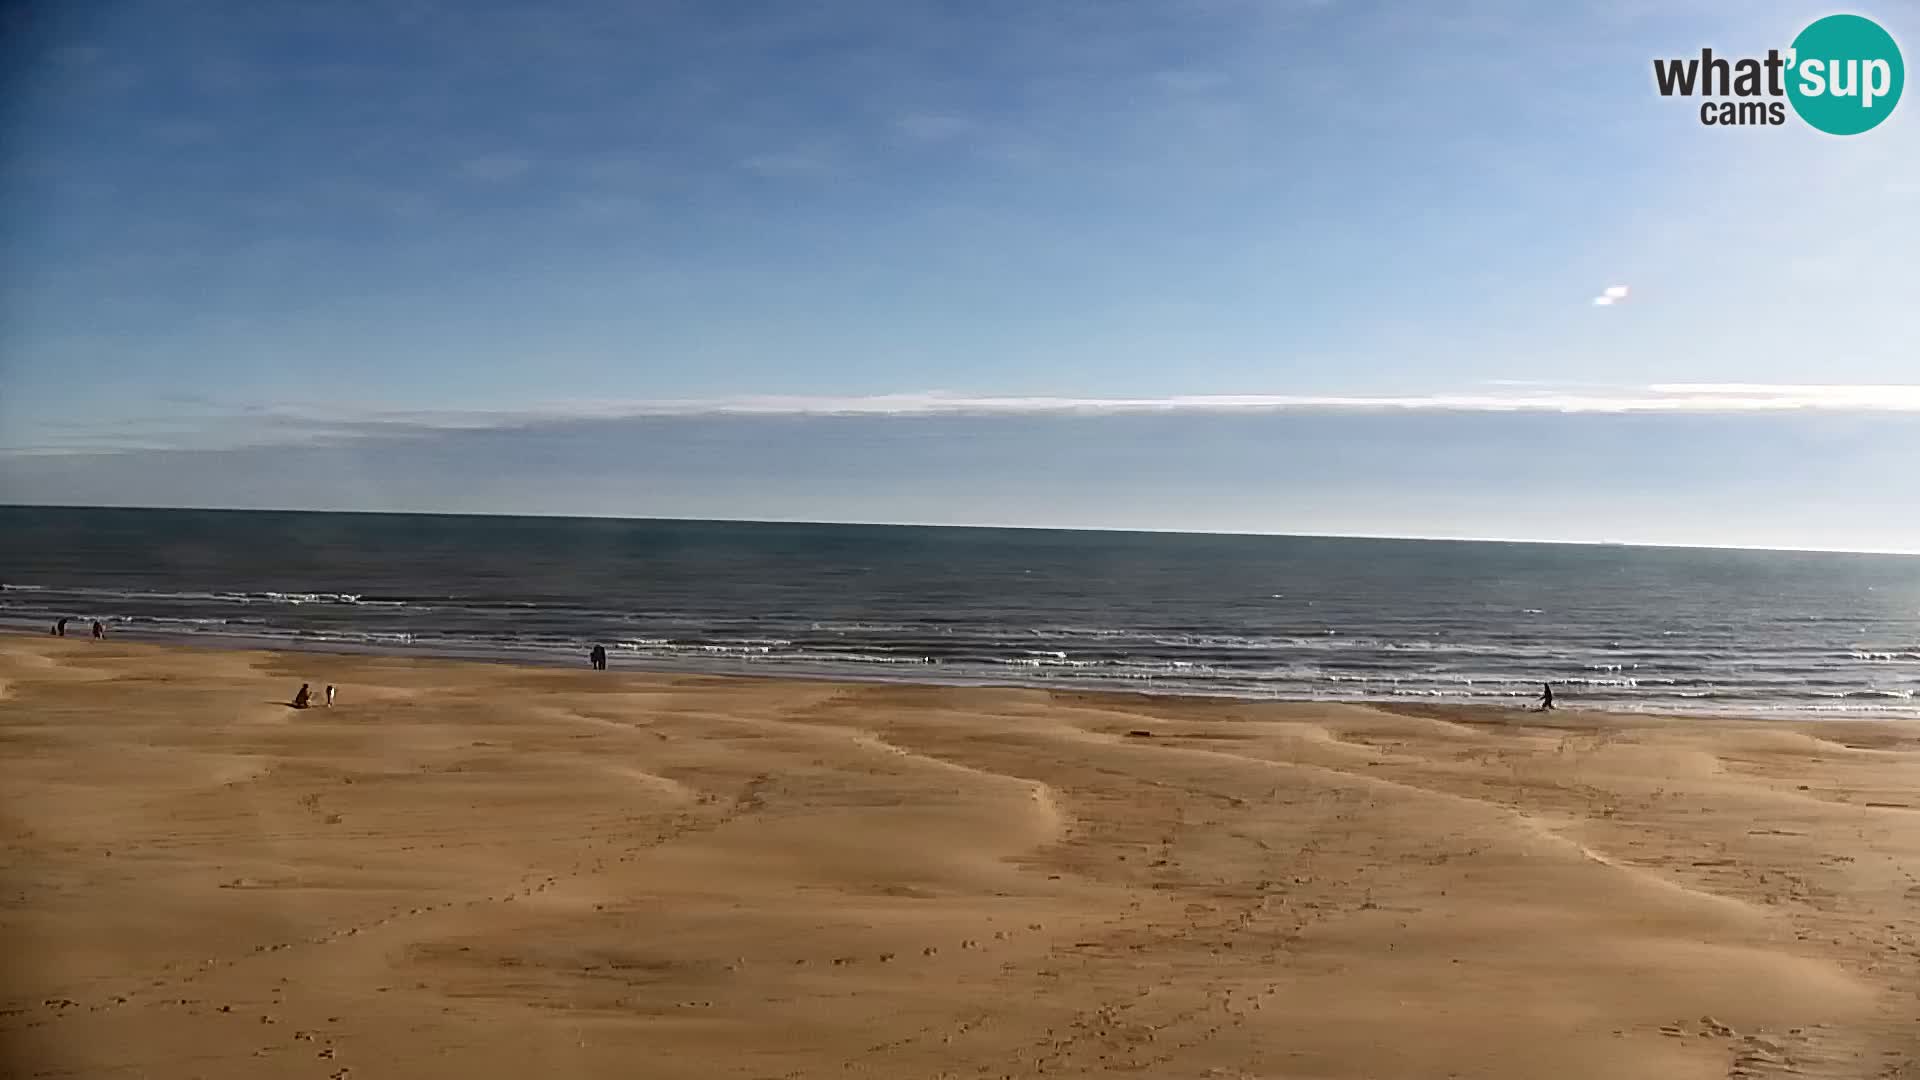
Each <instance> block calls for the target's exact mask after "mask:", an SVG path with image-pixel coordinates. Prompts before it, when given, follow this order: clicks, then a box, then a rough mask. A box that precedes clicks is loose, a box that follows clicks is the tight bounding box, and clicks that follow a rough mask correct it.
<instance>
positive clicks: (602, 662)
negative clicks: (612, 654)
mask: <svg viewBox="0 0 1920 1080" xmlns="http://www.w3.org/2000/svg"><path fill="white" fill-rule="evenodd" d="M587 661H588V662H589V663H591V664H592V665H593V670H595V671H605V670H607V647H606V646H604V645H595V646H594V647H593V651H592V652H590V653H588V654H587Z"/></svg>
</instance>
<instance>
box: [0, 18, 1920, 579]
mask: <svg viewBox="0 0 1920 1080" xmlns="http://www.w3.org/2000/svg"><path fill="white" fill-rule="evenodd" d="M1876 3H1877V5H1878V6H1869V7H1862V8H1856V9H1852V10H1856V11H1858V12H1859V13H1861V14H1865V15H1869V16H1871V17H1875V18H1877V19H1878V20H1879V21H1880V22H1881V23H1882V25H1884V26H1886V27H1887V28H1888V29H1889V30H1890V31H1891V32H1892V33H1893V34H1894V35H1895V37H1896V38H1898V39H1901V40H1902V41H1906V42H1913V41H1920V6H1917V5H1914V4H1911V3H1904V2H1902V3H1894V2H1890V0H1876ZM15 7H16V8H18V9H19V10H18V11H17V12H15V14H14V17H15V18H16V19H17V20H19V25H16V26H14V27H12V28H11V30H10V32H9V33H8V35H7V40H8V41H9V42H10V43H11V44H10V46H9V59H10V61H11V62H9V63H7V64H5V65H4V66H5V74H4V76H0V78H4V79H5V80H6V85H5V86H4V87H3V88H0V89H3V90H4V93H3V94H0V102H4V104H0V230H3V231H0V236H3V237H4V244H3V245H0V502H4V501H14V502H48V503H100V504H113V505H155V504H161V505H194V506H277V507H308V508H323V509H383V510H423V511H434V510H457V511H472V512H494V513H569V514H596V515H614V516H703V517H726V518H776V519H794V518H800V519H811V520H855V521H913V522H932V523H955V524H996V525H1048V526H1063V527H1099V528H1150V529H1182V530H1227V531H1257V532H1319V533H1360V534H1369V535H1414V536H1471V537H1500V538H1525V539H1550V540H1562V539H1563V540H1615V541H1631V542H1658V543H1701V544H1713V545H1720V544H1724V545H1739V546H1792V547H1800V546H1810V547H1841V548H1863V549H1882V550H1885V549H1892V550H1914V549H1920V481H1916V480H1915V479H1914V476H1915V474H1916V473H1920V469H1915V468H1913V465H1914V463H1915V462H1920V454H1917V453H1916V451H1920V433H1917V431H1916V429H1920V364H1917V363H1916V361H1917V360H1920V355H1917V354H1920V302H1916V299H1915V296H1914V293H1915V288H1916V285H1917V284H1920V255H1916V254H1915V252H1920V119H1916V116H1917V115H1920V114H1917V113H1916V109H1920V104H1907V105H1905V106H1902V107H1900V108H1896V110H1895V111H1894V112H1893V114H1892V115H1891V116H1890V117H1889V118H1888V120H1887V121H1886V122H1885V123H1883V124H1882V125H1880V127H1878V128H1876V129H1875V130H1873V131H1871V132H1868V133H1866V134H1863V135H1859V136H1853V137H1849V138H1836V137H1831V136H1825V135H1822V134H1820V133H1818V132H1815V131H1813V130H1811V129H1809V128H1808V127H1806V126H1805V125H1802V124H1799V123H1798V122H1797V121H1792V122H1790V123H1789V124H1788V125H1786V126H1782V127H1753V128H1709V127H1703V126H1702V125H1701V124H1700V123H1699V120H1698V117H1697V103H1690V102H1686V101H1680V100H1672V99H1662V98H1661V97H1659V96H1658V94H1657V93H1656V92H1655V91H1654V89H1653V79H1652V65H1651V61H1652V60H1653V59H1654V58H1656V57H1662V58H1664V57H1683V56H1688V55H1697V54H1698V52H1699V50H1700V48H1701V47H1702V46H1711V47H1712V48H1713V49H1714V50H1715V52H1716V53H1719V54H1722V55H1733V56H1744V55H1763V54H1764V53H1765V51H1766V50H1767V49H1768V48H1769V47H1776V48H1784V47H1785V46H1786V45H1787V44H1788V43H1789V42H1790V41H1791V40H1792V38H1793V36H1794V34H1795V33H1797V32H1798V30H1799V29H1800V28H1801V27H1803V26H1804V25H1806V24H1807V23H1808V22H1810V21H1811V20H1812V19H1814V18H1817V17H1819V16H1821V15H1825V14H1829V13H1831V11H1832V9H1829V8H1825V7H1819V6H1813V5H1809V4H1804V3H1782V2H1777V0H1758V2H1725V3H1707V2H1704V0H1672V2H1655V0H1620V2H1616V3H1611V4H1607V5H1549V4H1538V3H1521V2H1518V0H1468V2H1464V3H1457V4H1448V5H1435V4H1431V3H1425V2H1421V0H1374V2H1361V0H1153V2H1148V0H1099V2H1094V0H1048V2H1040V3H1036V2H1032V0H1025V2H1018V3H1015V2H1003V0H978V2H971V3H965V4H961V3H951V2H944V3H936V2H930V0H833V2H823V3H818V4H795V3H773V2H759V3H751V2H741V3H731V4H712V3H704V2H698V0H687V2H660V3H647V2H632V0H553V2H546V3H541V4H523V5H514V4H506V3H499V2H493V0H464V2H457V3H456V2H453V0H383V2H372V0H366V2H357V0H356V2H341V3H333V4H325V5H316V4H306V3H293V2H286V0H254V2H250V3H240V2H237V0H236V2H216V0H126V2H115V0H101V2H98V3H87V4H59V5H55V4H37V5H16V6H15ZM1908 51H1909V52H1910V53H1911V52H1912V51H1913V47H1912V46H1911V45H1910V46H1909V49H1908ZM1618 286H1630V292H1629V293H1628V295H1627V297H1626V298H1625V299H1624V300H1621V301H1620V302H1618V303H1614V304H1610V305H1604V306H1603V305H1596V304H1595V303H1594V302H1593V301H1594V298H1595V297H1596V296H1600V295H1604V294H1603V290H1605V289H1607V288H1609V287H1618Z"/></svg>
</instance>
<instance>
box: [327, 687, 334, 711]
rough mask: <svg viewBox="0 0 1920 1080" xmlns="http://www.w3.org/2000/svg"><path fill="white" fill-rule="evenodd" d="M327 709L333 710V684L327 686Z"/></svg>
mask: <svg viewBox="0 0 1920 1080" xmlns="http://www.w3.org/2000/svg"><path fill="white" fill-rule="evenodd" d="M327 708H329V709H331V708H333V684H332V683H328V684H327Z"/></svg>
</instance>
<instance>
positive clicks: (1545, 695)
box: [1540, 682, 1553, 712]
mask: <svg viewBox="0 0 1920 1080" xmlns="http://www.w3.org/2000/svg"><path fill="white" fill-rule="evenodd" d="M1540 711H1541V712H1552V711H1553V684H1552V683H1550V682H1548V683H1541V684H1540Z"/></svg>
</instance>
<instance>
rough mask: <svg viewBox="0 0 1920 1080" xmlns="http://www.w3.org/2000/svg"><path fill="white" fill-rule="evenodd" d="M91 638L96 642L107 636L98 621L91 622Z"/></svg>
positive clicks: (105, 629)
mask: <svg viewBox="0 0 1920 1080" xmlns="http://www.w3.org/2000/svg"><path fill="white" fill-rule="evenodd" d="M93 636H94V638H95V640H98V639H100V638H103V637H106V636H107V628H106V627H104V626H102V625H100V620H99V619H95V620H93Z"/></svg>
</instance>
